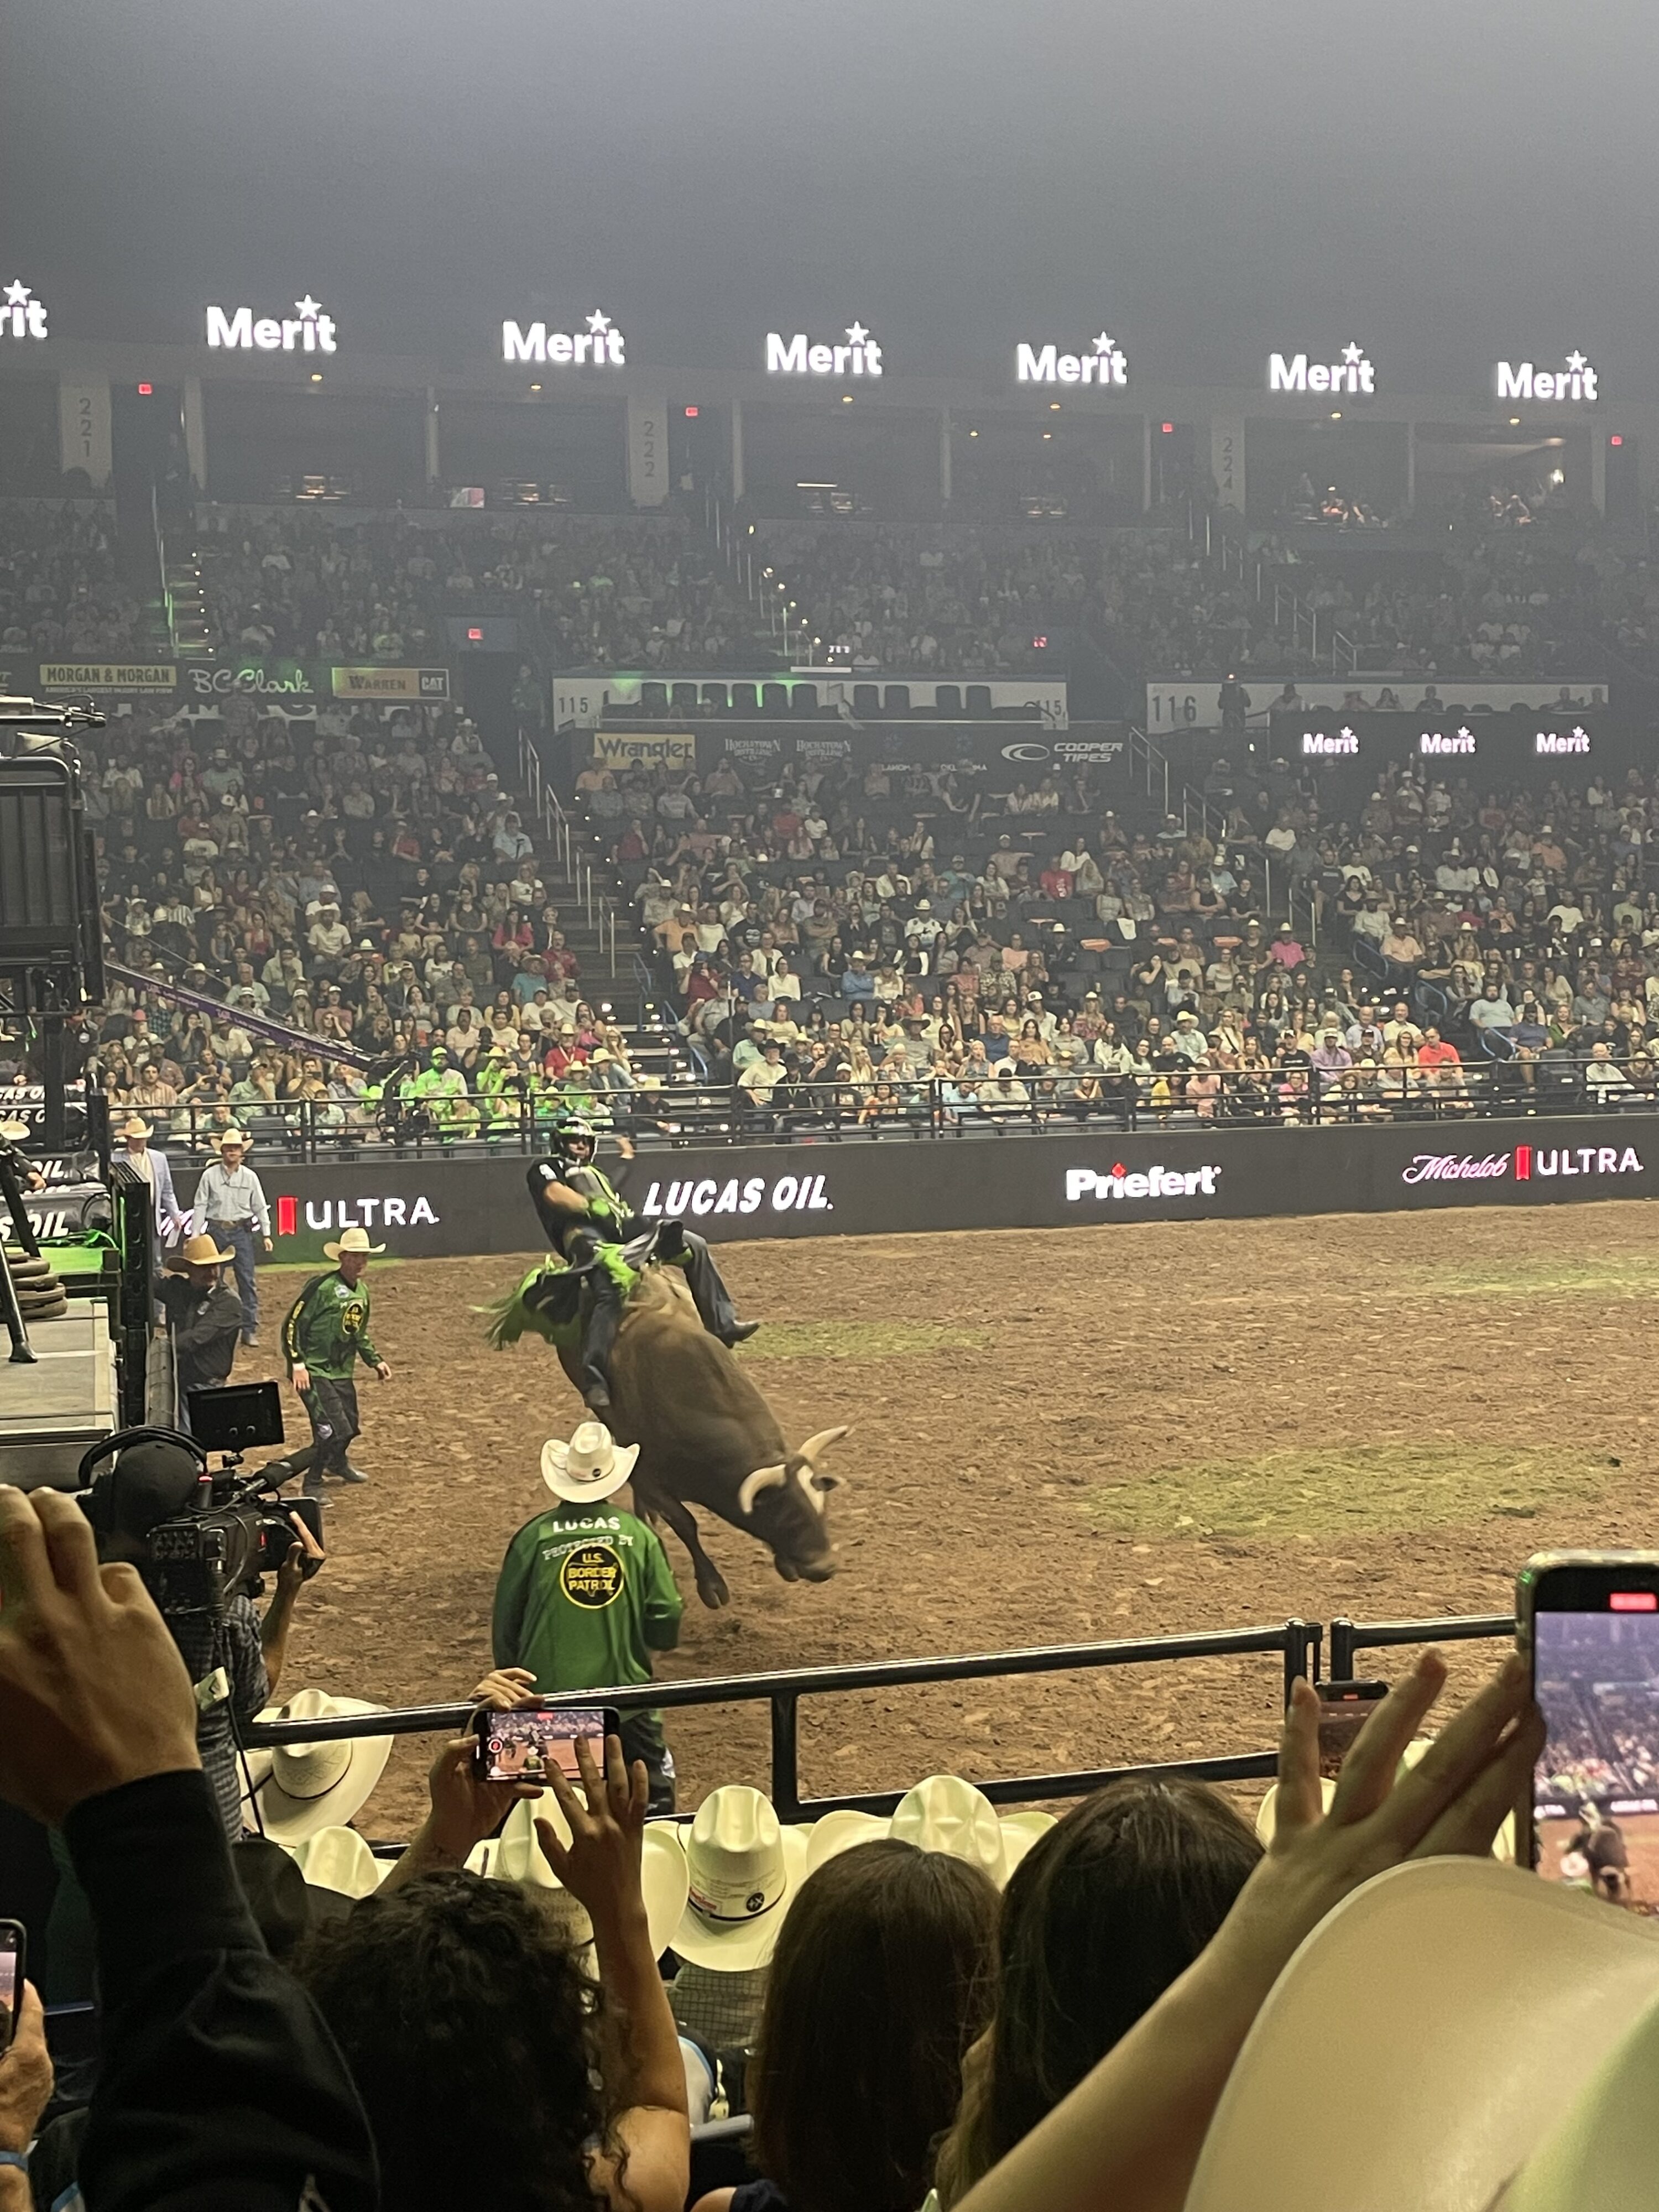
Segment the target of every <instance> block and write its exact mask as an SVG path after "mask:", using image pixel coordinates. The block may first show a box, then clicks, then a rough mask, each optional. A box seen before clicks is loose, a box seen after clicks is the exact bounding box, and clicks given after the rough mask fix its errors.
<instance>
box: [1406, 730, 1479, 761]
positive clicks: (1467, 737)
mask: <svg viewBox="0 0 1659 2212" xmlns="http://www.w3.org/2000/svg"><path fill="white" fill-rule="evenodd" d="M1417 750H1418V751H1419V753H1427V754H1429V755H1431V756H1440V755H1444V754H1446V753H1463V754H1468V753H1472V752H1473V751H1474V731H1473V730H1468V729H1462V730H1455V731H1454V732H1452V733H1451V734H1450V735H1449V736H1448V734H1447V733H1446V732H1445V731H1443V730H1425V731H1424V732H1423V733H1422V735H1421V736H1420V737H1419V738H1418V740H1417Z"/></svg>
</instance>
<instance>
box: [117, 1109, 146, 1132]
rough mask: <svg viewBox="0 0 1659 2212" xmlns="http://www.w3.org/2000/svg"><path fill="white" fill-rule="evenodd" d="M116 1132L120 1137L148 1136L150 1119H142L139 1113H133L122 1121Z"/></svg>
mask: <svg viewBox="0 0 1659 2212" xmlns="http://www.w3.org/2000/svg"><path fill="white" fill-rule="evenodd" d="M115 1133H116V1135H117V1136H118V1137H148V1136H149V1134H150V1126H149V1122H148V1121H140V1119H139V1118H138V1116H137V1115H136V1114H133V1115H129V1117H128V1118H127V1120H126V1121H123V1122H122V1124H121V1126H120V1127H119V1128H118V1130H117V1131H116V1132H115Z"/></svg>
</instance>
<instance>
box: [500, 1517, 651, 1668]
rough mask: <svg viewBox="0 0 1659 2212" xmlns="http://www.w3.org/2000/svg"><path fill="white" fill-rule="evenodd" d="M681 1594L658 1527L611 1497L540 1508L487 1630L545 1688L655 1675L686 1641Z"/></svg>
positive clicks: (513, 1555) (511, 1557) (505, 1570)
mask: <svg viewBox="0 0 1659 2212" xmlns="http://www.w3.org/2000/svg"><path fill="white" fill-rule="evenodd" d="M683 1603H684V1601H683V1600H682V1598H681V1596H680V1594H679V1591H678V1589H677V1588H676V1587H675V1583H674V1577H673V1572H672V1570H671V1568H670V1566H669V1564H668V1555H667V1553H665V1551H664V1550H663V1547H662V1539H661V1538H660V1537H659V1535H658V1534H657V1533H656V1531H655V1530H654V1529H653V1528H647V1526H646V1524H645V1522H643V1521H639V1520H636V1519H635V1516H633V1514H631V1513H618V1512H613V1511H611V1510H610V1507H609V1505H608V1504H598V1505H578V1504H574V1503H572V1504H562V1505H557V1506H555V1507H554V1508H553V1509H552V1510H550V1511H549V1512H546V1513H538V1515H537V1516H536V1517H535V1519H534V1520H533V1521H526V1523H525V1525H524V1527H523V1528H520V1531H519V1533H518V1534H517V1535H516V1536H515V1537H514V1538H513V1541H512V1542H511V1543H510V1544H509V1545H508V1546H507V1557H506V1559H504V1560H503V1561H502V1563H501V1577H500V1579H499V1581H498V1582H497V1583H496V1584H495V1617H494V1619H493V1620H492V1622H491V1624H490V1638H491V1642H492V1644H493V1645H494V1649H495V1664H496V1665H497V1666H498V1667H527V1668H529V1669H530V1670H531V1672H532V1674H534V1675H535V1677H536V1687H537V1689H538V1690H539V1691H540V1692H541V1693H542V1695H543V1696H544V1697H551V1696H552V1695H554V1694H555V1692H558V1691H562V1690H601V1689H608V1688H610V1687H611V1686H612V1685H613V1684H621V1683H624V1682H648V1681H649V1680H651V1673H652V1668H651V1654H652V1653H653V1651H671V1650H673V1648H674V1646H675V1644H677V1643H678V1641H679V1633H680V1612H681V1608H682V1605H683Z"/></svg>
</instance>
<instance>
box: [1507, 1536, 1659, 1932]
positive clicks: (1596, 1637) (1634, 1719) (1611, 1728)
mask: <svg viewBox="0 0 1659 2212" xmlns="http://www.w3.org/2000/svg"><path fill="white" fill-rule="evenodd" d="M1516 1628H1517V1633H1518V1637H1519V1641H1520V1646H1521V1650H1522V1653H1523V1654H1524V1655H1525V1656H1526V1659H1527V1662H1528V1666H1529V1668H1530V1670H1531V1680H1532V1683H1533V1687H1534V1695H1535V1696H1536V1698H1537V1700H1538V1703H1539V1705H1540V1706H1541V1709H1542V1711H1543V1714H1544V1719H1545V1724H1546V1728H1547V1735H1546V1738H1545V1741H1544V1746H1543V1748H1542V1751H1541V1753H1540V1755H1539V1759H1538V1761H1537V1764H1536V1765H1535V1767H1534V1770H1533V1776H1532V1787H1531V1789H1530V1790H1528V1793H1527V1801H1526V1803H1525V1805H1524V1807H1523V1809H1522V1823H1521V1834H1520V1838H1519V1840H1518V1844H1517V1849H1516V1857H1517V1859H1518V1861H1519V1862H1520V1863H1521V1864H1522V1866H1532V1867H1534V1869H1536V1871H1537V1872H1538V1873H1539V1874H1540V1875H1542V1876H1543V1877H1544V1878H1545V1880H1546V1881H1559V1882H1565V1883H1566V1884H1568V1885H1569V1886H1570V1887H1575V1888H1578V1889H1583V1890H1584V1891H1587V1892H1588V1893H1589V1894H1590V1895H1592V1896H1595V1897H1599V1898H1601V1899H1602V1900H1603V1902H1604V1903H1606V1904H1608V1905H1624V1906H1626V1907H1627V1908H1628V1909H1629V1910H1630V1911H1633V1912H1641V1913H1646V1914H1650V1915H1652V1914H1659V1553H1654V1552H1541V1553H1538V1554H1537V1555H1536V1556H1535V1557H1534V1558H1533V1559H1528V1562H1527V1564H1526V1565H1525V1566H1524V1567H1523V1568H1522V1570H1521V1573H1520V1577H1519V1578H1518V1580H1517V1582H1516Z"/></svg>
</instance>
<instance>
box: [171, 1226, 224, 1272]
mask: <svg viewBox="0 0 1659 2212" xmlns="http://www.w3.org/2000/svg"><path fill="white" fill-rule="evenodd" d="M235 1257H236V1255H235V1254H234V1252H222V1251H221V1250H220V1249H219V1247H218V1246H217V1244H216V1243H215V1242H214V1240H213V1239H212V1237H210V1236H209V1235H208V1234H207V1232H206V1231H205V1230H204V1231H203V1232H202V1234H201V1235H200V1236H199V1237H185V1241H184V1243H182V1244H180V1245H179V1247H178V1248H177V1249H176V1250H174V1251H172V1252H169V1253H168V1254H167V1266H168V1267H224V1266H225V1264H226V1263H227V1262H228V1261H231V1260H234V1258H235Z"/></svg>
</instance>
